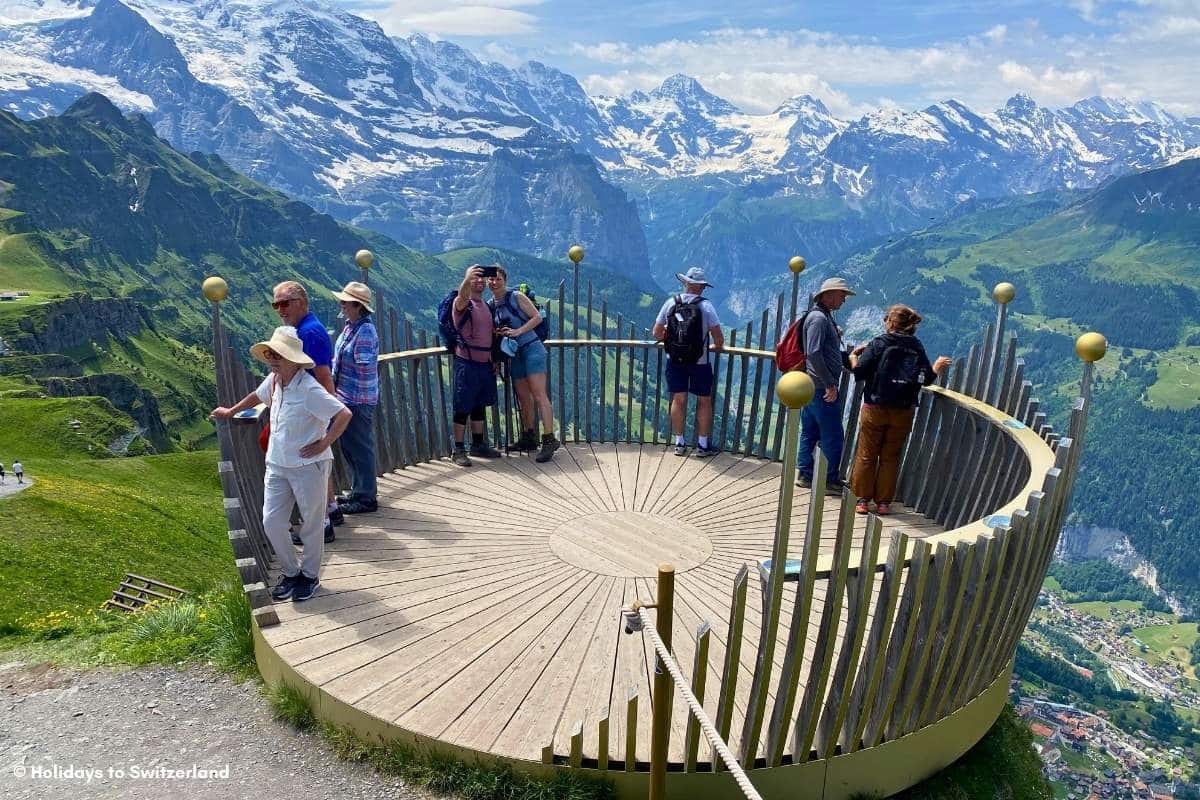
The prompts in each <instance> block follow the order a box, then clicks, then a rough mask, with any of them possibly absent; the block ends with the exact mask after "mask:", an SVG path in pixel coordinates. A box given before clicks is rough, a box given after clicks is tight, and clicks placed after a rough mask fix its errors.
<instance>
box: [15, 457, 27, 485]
mask: <svg viewBox="0 0 1200 800" xmlns="http://www.w3.org/2000/svg"><path fill="white" fill-rule="evenodd" d="M13 475H16V476H17V483H24V482H25V468H24V467H23V466H21V462H20V461H14V462H13Z"/></svg>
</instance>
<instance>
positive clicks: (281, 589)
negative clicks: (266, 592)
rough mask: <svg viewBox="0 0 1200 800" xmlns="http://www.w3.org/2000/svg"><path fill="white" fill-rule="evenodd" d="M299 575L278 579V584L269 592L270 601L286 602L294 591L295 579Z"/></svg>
mask: <svg viewBox="0 0 1200 800" xmlns="http://www.w3.org/2000/svg"><path fill="white" fill-rule="evenodd" d="M299 577H300V576H299V575H291V576H288V575H284V576H283V577H282V578H280V579H279V583H277V584H275V588H274V589H272V590H271V599H272V600H275V601H282V600H287V599H288V598H289V597H291V596H292V593H293V592H294V591H295V590H296V579H297V578H299Z"/></svg>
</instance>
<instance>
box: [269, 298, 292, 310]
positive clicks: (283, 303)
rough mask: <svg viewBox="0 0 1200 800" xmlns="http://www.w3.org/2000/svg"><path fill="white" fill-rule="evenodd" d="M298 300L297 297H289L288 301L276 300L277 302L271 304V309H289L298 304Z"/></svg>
mask: <svg viewBox="0 0 1200 800" xmlns="http://www.w3.org/2000/svg"><path fill="white" fill-rule="evenodd" d="M296 300H297V298H295V297H289V298H288V299H287V300H276V301H275V302H273V303H271V308H273V309H275V310H276V311H278V310H279V309H281V308H287V307H288V306H289V305H291V304H292V303H294V302H296Z"/></svg>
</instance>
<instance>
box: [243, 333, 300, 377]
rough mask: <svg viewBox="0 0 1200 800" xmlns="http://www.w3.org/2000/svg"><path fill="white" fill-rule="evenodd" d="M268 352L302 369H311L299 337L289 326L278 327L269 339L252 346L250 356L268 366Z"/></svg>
mask: <svg viewBox="0 0 1200 800" xmlns="http://www.w3.org/2000/svg"><path fill="white" fill-rule="evenodd" d="M268 350H273V351H274V352H276V353H278V354H279V355H280V356H282V357H283V360H284V361H290V362H292V363H293V364H296V365H297V366H300V367H303V368H304V369H312V368H313V360H312V359H311V358H309V357H308V356H306V355H305V354H304V343H303V342H301V341H300V336H299V335H298V334H297V333H296V329H295V328H293V327H292V326H291V325H280V326H279V327H278V328H276V329H275V332H274V333H272V334H271V338H270V339H268V340H267V341H265V342H259V343H258V344H255V345H252V346H251V347H250V355H252V356H254V357H255V358H256V359H258V360H259V361H261V362H263V363H264V364H270V363H271V362H270V360H269V359H268V358H267V351H268Z"/></svg>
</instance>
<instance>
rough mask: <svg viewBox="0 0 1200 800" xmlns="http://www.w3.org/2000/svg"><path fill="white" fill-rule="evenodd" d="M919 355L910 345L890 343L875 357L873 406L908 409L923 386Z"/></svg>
mask: <svg viewBox="0 0 1200 800" xmlns="http://www.w3.org/2000/svg"><path fill="white" fill-rule="evenodd" d="M922 361H923V359H922V358H921V353H920V351H919V350H917V349H916V348H915V347H913V346H912V345H910V344H890V345H888V346H887V348H885V349H884V351H883V355H882V356H880V358H879V366H878V367H877V368H876V369H875V379H874V380H873V381H872V382H871V394H872V395H873V396H874V398H875V403H876V404H877V405H881V406H886V407H888V408H912V407H913V406H915V405H916V404H917V397H918V396H919V395H920V393H921V387H922V386H924V385H925V369H924V367H923V366H922Z"/></svg>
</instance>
